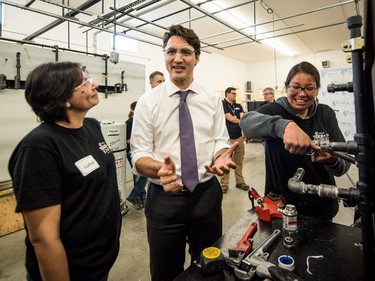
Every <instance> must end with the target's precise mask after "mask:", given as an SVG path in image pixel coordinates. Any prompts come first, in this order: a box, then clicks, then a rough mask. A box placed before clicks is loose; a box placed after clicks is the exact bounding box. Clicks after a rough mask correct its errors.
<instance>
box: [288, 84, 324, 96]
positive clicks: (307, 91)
mask: <svg viewBox="0 0 375 281" xmlns="http://www.w3.org/2000/svg"><path fill="white" fill-rule="evenodd" d="M288 89H290V90H292V91H293V92H298V93H299V92H301V91H304V92H305V94H313V93H314V92H315V91H316V90H317V89H318V88H317V87H314V86H307V87H304V88H303V87H301V86H297V85H289V86H288Z"/></svg>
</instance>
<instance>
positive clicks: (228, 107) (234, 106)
mask: <svg viewBox="0 0 375 281" xmlns="http://www.w3.org/2000/svg"><path fill="white" fill-rule="evenodd" d="M236 95H237V93H236V88H233V87H228V88H227V89H226V90H225V99H224V100H223V107H224V114H225V120H226V126H227V129H228V133H229V138H230V142H231V143H234V142H236V141H237V142H238V143H239V145H238V147H237V148H236V150H235V151H234V152H233V161H234V163H236V169H235V170H234V174H235V178H236V188H240V189H242V190H248V189H249V186H248V185H247V184H246V183H245V179H244V177H243V176H242V164H243V159H244V155H245V145H244V139H243V136H242V131H241V128H240V126H239V123H240V119H241V118H242V116H243V115H244V111H243V108H242V106H241V105H240V104H239V103H236ZM220 184H221V190H222V191H223V193H227V192H228V186H229V173H228V174H224V175H223V176H221V179H220Z"/></svg>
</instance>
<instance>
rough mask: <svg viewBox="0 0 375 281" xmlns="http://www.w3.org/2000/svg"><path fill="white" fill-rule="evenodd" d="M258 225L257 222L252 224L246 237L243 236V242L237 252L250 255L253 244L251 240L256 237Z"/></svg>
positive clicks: (238, 244) (240, 242)
mask: <svg viewBox="0 0 375 281" xmlns="http://www.w3.org/2000/svg"><path fill="white" fill-rule="evenodd" d="M257 227H258V224H257V223H256V222H252V223H251V224H250V226H249V228H248V229H247V231H246V233H245V234H244V236H242V238H241V240H240V241H239V242H238V243H237V250H238V251H240V252H245V254H248V253H249V252H250V250H251V247H252V246H253V245H252V242H251V241H250V238H251V237H252V236H253V235H254V233H255V231H256V230H257Z"/></svg>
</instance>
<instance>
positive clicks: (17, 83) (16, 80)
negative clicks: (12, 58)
mask: <svg viewBox="0 0 375 281" xmlns="http://www.w3.org/2000/svg"><path fill="white" fill-rule="evenodd" d="M20 57H21V53H20V52H17V54H16V61H17V64H16V68H17V75H16V76H15V77H14V89H16V90H17V89H19V88H21V85H20V82H21V71H20V70H21V63H20V62H21V60H20Z"/></svg>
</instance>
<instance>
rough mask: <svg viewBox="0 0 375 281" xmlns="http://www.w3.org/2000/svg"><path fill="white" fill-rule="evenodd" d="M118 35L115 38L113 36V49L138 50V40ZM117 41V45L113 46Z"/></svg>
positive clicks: (135, 51) (134, 51)
mask: <svg viewBox="0 0 375 281" xmlns="http://www.w3.org/2000/svg"><path fill="white" fill-rule="evenodd" d="M113 36H116V37H115V38H113V37H112V43H111V47H112V49H113V50H117V51H125V52H132V53H137V52H138V42H137V41H136V40H133V39H130V38H127V37H124V36H118V35H113ZM114 42H115V44H116V46H115V48H113V43H114Z"/></svg>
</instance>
